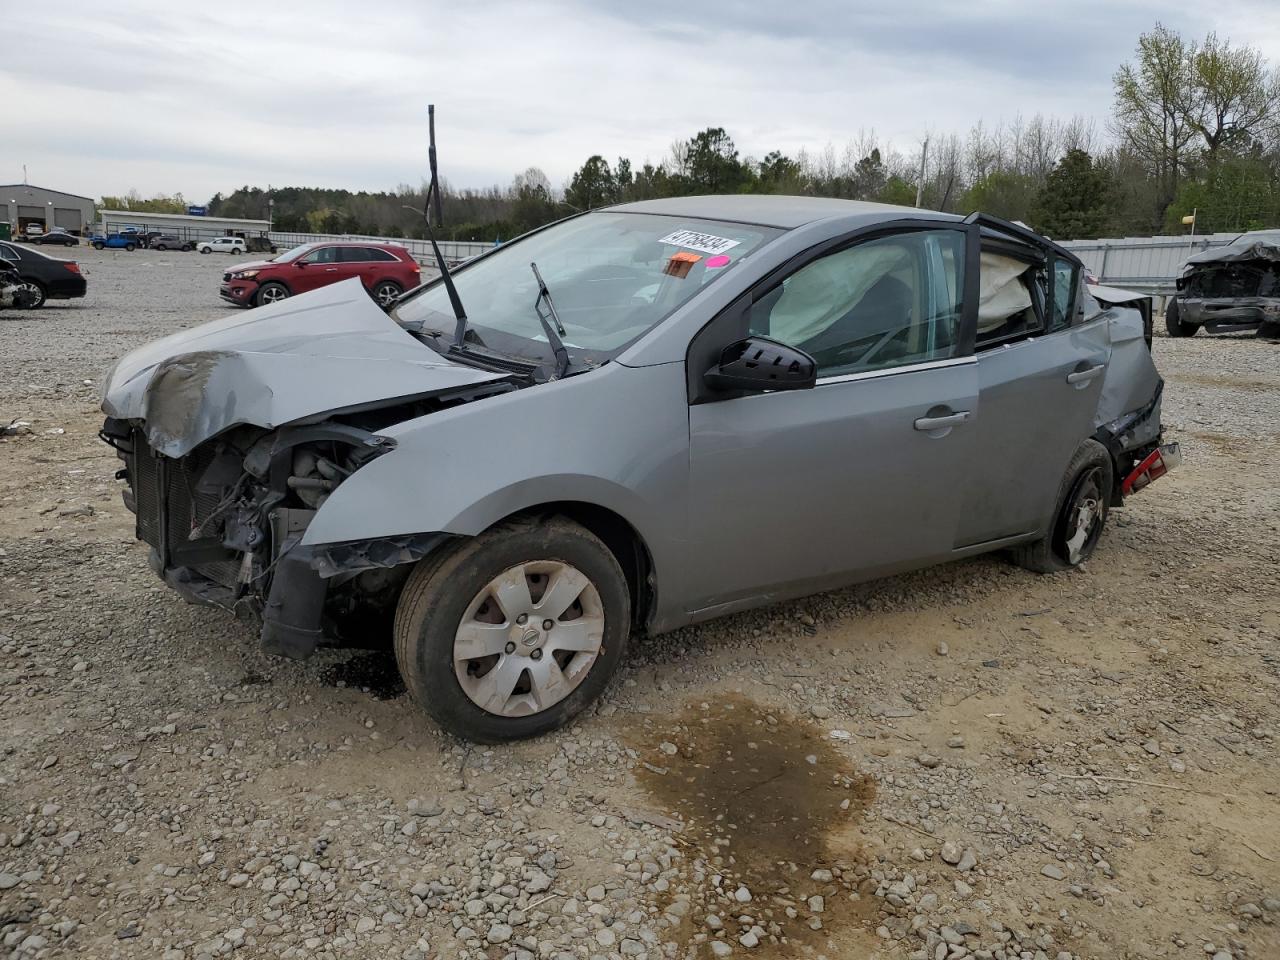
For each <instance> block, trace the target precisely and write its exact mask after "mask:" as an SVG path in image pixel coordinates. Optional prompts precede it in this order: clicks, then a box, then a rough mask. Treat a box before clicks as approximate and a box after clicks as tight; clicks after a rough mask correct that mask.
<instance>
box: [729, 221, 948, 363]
mask: <svg viewBox="0 0 1280 960" xmlns="http://www.w3.org/2000/svg"><path fill="white" fill-rule="evenodd" d="M964 243H965V236H964V234H963V233H962V232H960V231H958V230H922V231H919V232H915V233H899V234H892V235H890V236H884V237H877V238H875V239H873V240H867V241H865V242H863V243H859V244H856V245H855V246H852V247H848V248H847V249H844V250H837V251H836V252H834V253H829V254H827V255H826V256H823V257H820V258H819V259H817V260H814V261H812V262H810V263H808V264H806V265H805V266H803V267H801V268H800V269H799V270H797V271H796V272H795V273H793V274H791V276H789V277H787V278H786V279H785V280H783V281H782V283H781V284H779V285H778V286H776V287H774V288H773V289H771V290H769V291H768V292H766V293H765V294H763V295H762V296H759V297H757V298H756V300H755V302H754V303H753V304H752V306H751V318H750V329H751V332H752V333H756V334H763V335H765V336H769V337H772V338H773V339H775V340H780V341H782V342H783V343H786V344H790V345H791V346H794V347H799V348H800V349H801V350H804V351H806V352H807V353H809V354H810V355H811V356H813V358H814V359H815V360H816V361H817V362H818V373H819V376H837V375H840V374H847V373H857V372H859V371H864V370H878V369H883V368H886V367H897V366H904V365H906V364H911V363H922V362H924V361H927V360H945V359H948V358H950V357H952V356H954V355H955V349H956V344H957V342H958V339H959V330H960V305H961V303H963V301H964Z"/></svg>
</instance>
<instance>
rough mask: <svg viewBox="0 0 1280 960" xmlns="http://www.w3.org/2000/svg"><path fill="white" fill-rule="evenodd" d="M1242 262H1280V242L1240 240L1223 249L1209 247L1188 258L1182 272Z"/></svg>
mask: <svg viewBox="0 0 1280 960" xmlns="http://www.w3.org/2000/svg"><path fill="white" fill-rule="evenodd" d="M1242 260H1280V241H1277V240H1266V239H1262V238H1243V237H1242V238H1241V239H1239V240H1237V241H1236V242H1235V243H1229V244H1227V245H1226V246H1225V247H1210V248H1209V249H1208V250H1202V251H1200V252H1199V253H1197V254H1196V255H1195V256H1193V257H1188V258H1187V262H1186V264H1184V266H1183V270H1184V272H1189V271H1191V270H1193V269H1194V268H1196V267H1201V266H1204V265H1205V264H1214V263H1239V262H1241V261H1242Z"/></svg>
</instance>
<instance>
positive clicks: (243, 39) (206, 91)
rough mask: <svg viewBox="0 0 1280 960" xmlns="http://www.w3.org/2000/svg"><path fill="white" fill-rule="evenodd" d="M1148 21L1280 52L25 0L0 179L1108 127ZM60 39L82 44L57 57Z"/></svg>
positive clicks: (825, 23) (17, 13)
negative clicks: (1156, 31) (1198, 40)
mask: <svg viewBox="0 0 1280 960" xmlns="http://www.w3.org/2000/svg"><path fill="white" fill-rule="evenodd" d="M1158 18H1163V19H1164V20H1165V21H1166V22H1167V23H1168V24H1169V25H1170V26H1173V27H1176V28H1178V29H1181V30H1183V31H1185V32H1187V33H1188V34H1190V35H1193V36H1194V35H1202V34H1203V33H1204V32H1206V31H1207V30H1208V29H1211V28H1215V27H1216V28H1218V29H1219V30H1220V32H1222V33H1224V34H1228V35H1231V36H1233V37H1235V38H1236V39H1237V40H1238V41H1240V42H1252V43H1255V44H1262V43H1263V40H1264V39H1265V38H1270V39H1272V40H1275V39H1278V38H1280V11H1276V10H1273V9H1272V4H1271V3H1270V0H1222V2H1220V3H1219V4H1216V5H1215V7H1214V10H1213V18H1214V19H1210V18H1209V14H1208V13H1205V12H1204V11H1201V12H1199V13H1197V12H1192V11H1187V12H1180V13H1177V14H1176V15H1171V13H1170V10H1169V8H1168V6H1167V4H1157V3H1155V2H1154V0H1116V2H1104V0H1076V2H1073V3H1071V4H1064V5H1059V6H1052V5H1032V6H1028V5H1026V4H1025V3H1022V2H1014V0H997V2H994V3H991V2H988V3H983V4H967V5H957V4H955V3H953V2H950V0H895V2H894V3H893V4H884V3H882V2H875V3H867V2H848V0H846V2H836V0H815V2H807V3H803V4H777V3H764V2H744V3H731V4H728V3H727V4H720V5H702V6H698V7H674V8H669V7H654V6H652V5H637V4H634V3H624V2H617V0H598V2H594V3H587V2H585V0H529V2H524V3H520V2H512V0H499V2H489V3H484V4H460V5H459V4H443V3H430V4H419V3H412V2H408V0H397V2H387V3H382V4H377V5H370V6H369V7H368V8H365V9H362V8H353V7H352V6H351V5H349V4H341V3H338V2H334V0H312V2H311V3H308V4H307V5H306V7H305V12H303V9H302V8H299V7H297V6H294V5H288V6H286V5H274V4H259V5H257V6H253V7H243V6H239V7H202V8H192V7H189V6H187V5H182V6H181V8H176V7H172V6H170V7H163V6H156V5H153V4H147V3H144V2H141V0H112V3H111V4H109V5H104V4H100V3H82V2H63V3H59V4H56V5H51V4H44V5H37V4H30V5H22V6H20V7H16V8H14V9H10V10H7V11H6V14H5V28H6V38H7V42H6V55H5V57H4V58H3V60H0V82H3V83H4V85H5V87H6V89H7V90H8V91H10V94H9V96H8V97H7V99H6V121H5V133H4V143H5V147H6V149H5V150H4V151H3V154H2V155H0V180H8V179H10V178H14V177H17V176H20V175H21V168H20V164H22V163H24V162H25V163H27V164H28V165H29V168H30V175H31V179H32V181H33V182H36V183H41V184H44V185H48V186H53V187H57V188H62V189H66V190H69V191H72V192H75V193H84V194H89V195H94V196H97V195H101V194H103V193H111V194H114V193H121V192H124V191H126V190H128V189H129V188H137V189H139V190H141V191H143V192H144V193H152V192H168V193H171V192H178V191H181V192H182V193H183V194H184V195H186V196H187V197H188V198H191V199H204V198H205V197H208V196H210V195H212V194H213V193H214V192H215V191H224V192H225V191H228V190H233V189H235V188H236V187H237V186H240V185H242V184H245V183H253V184H258V185H265V184H267V183H273V184H275V185H277V186H279V185H285V184H307V185H324V186H343V187H348V188H351V189H386V188H390V187H394V186H395V185H396V184H398V183H403V182H409V183H416V182H418V180H419V179H420V178H421V177H422V176H423V175H424V174H425V168H426V105H427V104H428V103H429V102H434V103H436V104H437V109H438V134H439V139H440V159H441V166H442V172H443V173H444V175H445V176H446V177H447V178H448V179H449V181H450V182H451V183H453V184H454V185H457V186H476V187H482V186H487V185H489V184H492V183H495V182H498V183H506V182H508V181H509V180H510V178H511V176H512V175H513V174H514V173H516V172H517V171H519V170H522V169H524V168H525V167H528V166H539V167H541V168H543V169H544V170H545V171H546V172H547V174H548V175H549V177H550V178H551V180H552V182H553V183H561V182H563V181H564V180H565V179H566V178H567V177H568V176H569V175H570V174H571V173H572V171H573V170H574V169H576V168H577V167H578V166H579V165H580V164H581V163H582V161H583V160H584V159H586V157H587V156H589V155H590V154H592V153H597V152H598V153H602V154H604V155H605V156H606V157H608V158H609V159H610V160H612V159H613V158H615V157H618V156H628V157H630V158H631V159H632V160H633V162H635V163H637V164H639V163H643V162H644V161H645V160H646V159H647V160H650V161H653V162H658V161H660V160H662V159H663V158H664V157H665V156H666V155H667V153H668V150H669V147H670V145H671V143H672V142H673V141H674V140H676V139H677V138H684V137H688V136H690V135H692V134H693V133H694V132H696V131H697V130H699V129H701V128H703V127H706V126H709V125H718V126H724V127H725V128H726V129H728V131H729V132H730V134H731V135H732V136H733V137H734V139H735V140H736V142H737V143H738V145H739V148H740V149H741V151H742V152H743V153H744V154H749V155H755V156H763V155H764V154H765V153H766V152H768V151H769V150H771V149H782V150H784V151H788V152H792V153H794V152H796V151H798V150H800V149H801V148H806V147H807V148H808V149H810V150H811V151H813V150H821V149H822V148H823V146H824V145H825V144H827V143H835V144H837V145H841V144H843V143H845V142H846V141H848V140H849V139H850V138H852V137H854V136H856V135H857V133H858V132H859V131H860V130H871V129H874V130H875V131H876V132H877V133H878V134H879V135H880V136H881V137H882V138H883V139H887V140H889V141H891V142H893V143H894V144H896V145H897V146H898V147H899V148H900V149H903V150H905V151H910V150H913V149H915V147H916V145H917V143H918V141H919V139H920V138H921V137H922V136H924V135H925V133H926V132H930V133H934V134H937V133H945V132H950V131H963V130H966V129H968V128H969V127H970V126H971V125H972V124H973V123H974V122H976V121H977V120H979V119H985V121H986V122H987V124H988V125H989V126H990V125H992V124H993V123H995V122H997V121H999V120H1001V119H1004V120H1009V119H1012V118H1013V117H1014V116H1015V115H1018V114H1021V115H1023V116H1030V115H1032V114H1035V113H1037V112H1043V113H1046V114H1054V115H1059V116H1068V115H1072V114H1082V115H1084V116H1087V117H1093V118H1097V119H1103V118H1105V117H1106V115H1107V114H1108V112H1109V110H1110V104H1111V74H1112V72H1113V71H1114V69H1115V67H1116V66H1117V65H1118V64H1119V63H1120V62H1122V61H1123V60H1125V59H1126V58H1127V57H1128V56H1130V54H1131V52H1132V50H1133V47H1134V44H1135V43H1136V40H1137V35H1138V33H1140V32H1141V31H1142V30H1145V29H1149V28H1150V27H1151V26H1152V25H1153V24H1154V23H1155V21H1156V19H1158ZM52 38H56V46H57V49H60V50H71V51H75V53H74V56H70V57H68V58H66V59H65V60H63V59H59V58H56V57H51V56H50V50H51V49H53V44H54V40H53V39H52ZM1274 48H1275V47H1274V46H1273V47H1272V49H1274ZM1263 49H1266V47H1265V46H1264V47H1263Z"/></svg>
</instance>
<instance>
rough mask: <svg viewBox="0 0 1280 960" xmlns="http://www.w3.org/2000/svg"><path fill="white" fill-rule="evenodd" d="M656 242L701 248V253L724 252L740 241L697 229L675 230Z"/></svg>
mask: <svg viewBox="0 0 1280 960" xmlns="http://www.w3.org/2000/svg"><path fill="white" fill-rule="evenodd" d="M658 242H659V243H670V244H673V245H674V246H677V247H688V248H689V249H690V250H701V251H702V252H703V253H724V252H725V251H726V250H732V249H733V248H734V247H736V246H737V245H738V244H739V243H740V242H741V241H739V240H730V239H728V238H727V237H717V236H715V235H714V234H710V233H699V232H698V231H697V230H677V231H676V232H675V233H673V234H670V235H669V236H665V237H663V238H662V239H661V240H659V241H658Z"/></svg>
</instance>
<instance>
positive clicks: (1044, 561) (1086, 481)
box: [1010, 440, 1115, 573]
mask: <svg viewBox="0 0 1280 960" xmlns="http://www.w3.org/2000/svg"><path fill="white" fill-rule="evenodd" d="M1114 484H1115V466H1114V464H1113V463H1112V460H1111V454H1110V453H1109V452H1108V451H1107V448H1106V447H1104V446H1103V445H1102V444H1100V443H1099V442H1098V441H1097V440H1086V441H1085V442H1084V443H1082V444H1080V446H1079V447H1077V448H1076V452H1075V455H1074V456H1073V457H1072V458H1071V463H1070V464H1069V465H1068V466H1067V472H1066V473H1065V474H1064V475H1063V478H1062V484H1061V486H1060V487H1059V489H1058V498H1057V500H1056V501H1055V503H1056V505H1057V506H1056V507H1055V510H1054V514H1053V524H1052V526H1050V528H1049V535H1048V536H1047V537H1045V538H1043V539H1042V540H1037V541H1036V542H1035V543H1029V544H1025V545H1024V546H1021V547H1015V548H1014V549H1013V550H1012V551H1011V552H1010V555H1011V559H1012V560H1013V562H1014V563H1016V564H1017V565H1018V566H1020V567H1024V568H1025V569H1027V570H1030V571H1032V572H1033V573H1057V572H1059V571H1061V570H1071V569H1073V568H1075V567H1078V566H1080V565H1081V564H1083V563H1085V562H1086V561H1087V560H1088V559H1089V558H1090V557H1092V556H1093V551H1094V550H1095V549H1096V548H1097V546H1098V541H1099V539H1101V537H1102V530H1103V528H1104V527H1105V526H1106V524H1107V513H1108V510H1109V508H1110V502H1111V492H1112V489H1113V487H1114Z"/></svg>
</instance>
